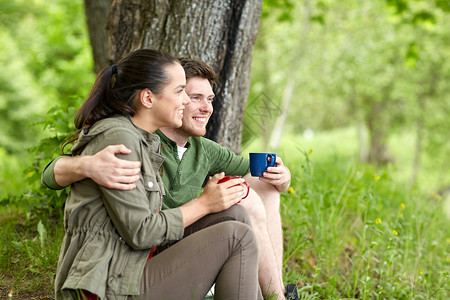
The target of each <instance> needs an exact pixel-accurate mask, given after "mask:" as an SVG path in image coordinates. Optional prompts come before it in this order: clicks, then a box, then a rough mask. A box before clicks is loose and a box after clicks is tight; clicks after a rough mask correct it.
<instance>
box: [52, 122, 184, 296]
mask: <svg viewBox="0 0 450 300" xmlns="http://www.w3.org/2000/svg"><path fill="white" fill-rule="evenodd" d="M113 144H124V145H125V146H126V147H127V148H129V149H131V151H132V152H131V154H127V155H118V156H120V158H123V159H127V160H133V161H135V160H139V161H140V162H141V178H140V180H139V181H138V182H136V185H137V188H136V189H133V190H130V191H121V190H114V189H108V188H105V187H102V186H99V185H98V184H96V183H95V182H93V181H92V180H91V179H84V180H82V181H79V182H76V183H74V184H72V185H71V189H70V194H69V197H68V199H67V202H66V206H65V211H64V229H65V236H64V239H63V242H62V246H61V251H60V256H59V261H58V267H57V271H56V279H55V292H56V299H72V298H74V296H73V295H74V294H73V293H74V290H77V289H83V290H87V291H89V292H91V293H94V294H96V295H98V296H99V297H100V298H101V299H126V298H127V296H128V295H138V294H139V292H140V291H139V289H140V284H141V277H142V273H143V268H144V265H145V263H146V260H147V257H148V255H149V252H150V248H152V247H154V246H157V245H162V244H168V243H173V242H175V241H177V240H179V239H181V238H182V236H183V233H184V226H183V216H182V214H181V211H180V209H179V208H174V209H168V210H164V211H161V204H162V197H163V195H164V188H163V185H162V181H161V177H160V174H159V169H160V167H161V165H162V163H163V161H164V158H163V157H162V156H161V155H159V148H160V141H159V137H158V136H157V135H156V134H152V133H149V132H147V131H144V130H142V129H140V128H138V127H136V126H135V125H134V124H133V122H132V120H131V118H127V117H123V116H117V117H112V118H108V119H104V120H102V121H99V122H97V123H96V124H95V125H94V126H92V127H91V128H90V130H88V131H87V130H85V131H83V132H82V133H81V134H80V137H79V139H78V142H77V144H76V145H75V146H74V148H73V149H72V152H73V153H74V154H76V155H78V154H81V155H93V154H95V153H96V152H98V151H100V150H102V149H103V148H105V147H106V146H108V145H113Z"/></svg>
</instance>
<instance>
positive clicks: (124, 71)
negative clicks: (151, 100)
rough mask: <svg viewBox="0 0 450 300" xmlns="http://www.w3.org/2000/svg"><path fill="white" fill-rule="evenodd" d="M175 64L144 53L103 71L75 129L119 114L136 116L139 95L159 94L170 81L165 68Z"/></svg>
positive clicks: (159, 55)
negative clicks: (136, 102) (150, 92)
mask: <svg viewBox="0 0 450 300" xmlns="http://www.w3.org/2000/svg"><path fill="white" fill-rule="evenodd" d="M174 63H178V60H177V59H176V58H174V57H173V56H171V55H170V54H168V53H165V52H162V51H157V50H151V49H141V50H136V51H134V52H132V53H130V54H128V55H126V56H125V57H123V58H122V59H120V60H119V61H118V62H117V63H116V64H115V65H112V66H110V67H107V68H105V69H103V70H102V71H101V72H100V73H99V75H98V76H97V79H96V80H95V83H94V86H93V88H92V90H91V93H90V94H89V96H88V98H87V99H86V101H85V102H84V103H83V105H82V106H81V107H80V109H79V110H78V112H77V114H76V115H75V127H76V128H77V129H83V128H87V127H91V126H92V125H93V124H94V123H95V122H97V121H100V120H102V119H104V118H107V117H110V116H112V115H116V114H120V115H128V116H133V115H134V114H135V110H134V103H133V102H134V99H135V97H136V95H137V93H138V92H140V91H141V90H144V89H149V90H150V91H152V92H153V93H155V94H158V93H160V92H161V90H162V89H163V87H164V85H166V84H167V83H168V81H169V77H168V75H167V72H166V67H167V66H168V65H171V64H174Z"/></svg>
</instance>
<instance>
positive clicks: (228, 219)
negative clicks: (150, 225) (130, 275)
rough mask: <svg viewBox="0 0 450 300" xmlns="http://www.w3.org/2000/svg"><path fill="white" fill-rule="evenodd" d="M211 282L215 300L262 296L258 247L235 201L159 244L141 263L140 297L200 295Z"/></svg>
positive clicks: (156, 297)
mask: <svg viewBox="0 0 450 300" xmlns="http://www.w3.org/2000/svg"><path fill="white" fill-rule="evenodd" d="M213 283H215V284H216V286H215V295H214V299H216V300H221V299H230V300H238V299H245V300H249V299H262V294H261V290H260V288H259V284H258V246H257V243H256V238H255V235H254V233H253V231H252V229H251V224H250V218H249V216H248V214H247V212H246V211H245V209H244V208H243V207H242V206H240V205H234V206H232V207H230V208H229V209H227V210H225V211H223V212H220V213H215V214H210V215H207V216H205V217H204V218H202V219H200V220H198V221H197V222H195V223H194V224H192V225H191V226H189V227H187V228H186V229H185V237H184V238H183V239H182V240H180V241H179V242H177V243H176V244H173V245H171V246H170V247H168V248H167V249H161V248H160V249H159V252H158V254H157V255H156V256H155V257H153V258H152V259H150V260H149V261H147V263H146V266H145V268H144V274H143V278H142V282H141V296H140V299H152V300H153V299H155V300H157V299H164V300H170V299H203V298H204V297H205V295H206V294H207V292H208V291H209V289H210V288H211V286H212V285H213ZM130 299H134V298H133V297H130Z"/></svg>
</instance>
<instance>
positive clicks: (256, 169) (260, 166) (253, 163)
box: [249, 153, 277, 177]
mask: <svg viewBox="0 0 450 300" xmlns="http://www.w3.org/2000/svg"><path fill="white" fill-rule="evenodd" d="M249 156H250V173H251V174H252V176H254V177H262V176H263V173H264V172H265V171H267V168H268V167H275V165H276V160H277V155H276V154H275V153H250V154H249ZM269 157H270V160H269Z"/></svg>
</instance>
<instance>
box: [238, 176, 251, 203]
mask: <svg viewBox="0 0 450 300" xmlns="http://www.w3.org/2000/svg"><path fill="white" fill-rule="evenodd" d="M241 185H245V186H246V187H247V193H246V194H245V196H243V197H242V199H241V200H239V201H238V203H241V201H242V200H244V199H245V198H247V196H248V194H249V193H250V186H249V185H248V183H247V181H244V182H243V183H241Z"/></svg>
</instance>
